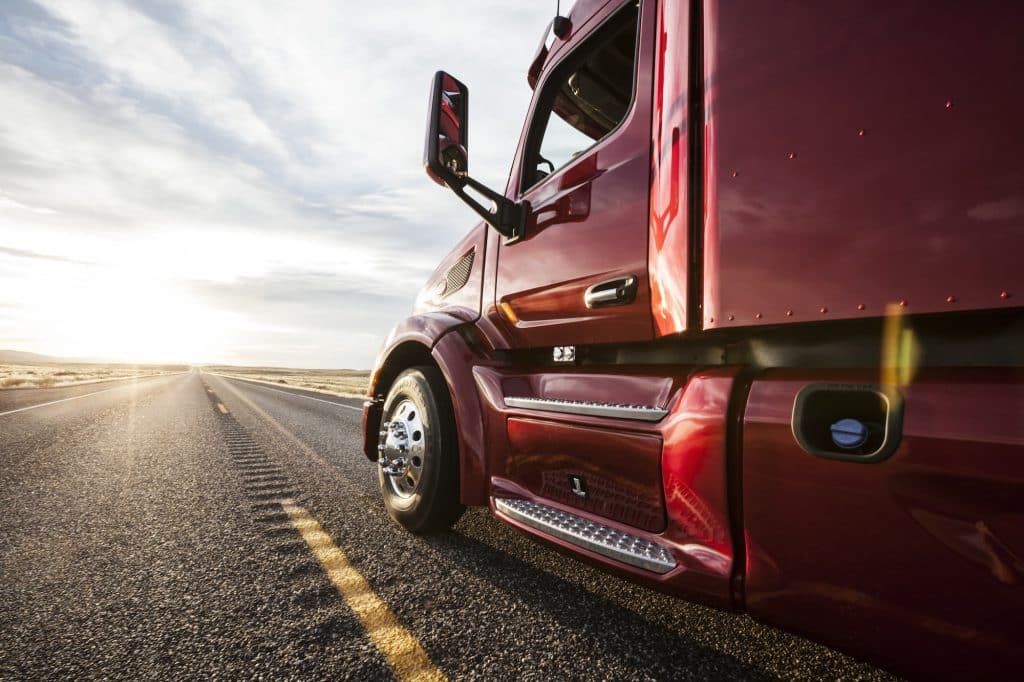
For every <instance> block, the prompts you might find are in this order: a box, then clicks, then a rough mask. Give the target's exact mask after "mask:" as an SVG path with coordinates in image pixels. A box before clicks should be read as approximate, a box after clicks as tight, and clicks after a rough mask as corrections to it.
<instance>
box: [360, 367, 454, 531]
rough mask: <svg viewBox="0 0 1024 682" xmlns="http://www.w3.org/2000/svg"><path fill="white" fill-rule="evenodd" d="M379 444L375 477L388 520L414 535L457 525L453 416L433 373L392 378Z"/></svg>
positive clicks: (442, 385)
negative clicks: (392, 520)
mask: <svg viewBox="0 0 1024 682" xmlns="http://www.w3.org/2000/svg"><path fill="white" fill-rule="evenodd" d="M380 444H381V445H382V446H383V447H382V448H381V449H380V459H379V462H378V464H379V466H378V467H377V478H378V480H379V482H380V490H381V494H382V496H383V497H384V506H385V508H387V510H388V514H390V515H391V517H392V518H393V519H395V520H396V521H398V523H400V524H402V525H403V526H405V527H406V528H407V529H408V530H410V531H412V532H413V533H419V534H427V533H435V532H438V531H442V530H444V529H446V528H448V527H450V526H451V525H452V524H454V523H455V522H456V521H458V519H459V517H460V516H462V512H463V511H465V507H464V506H463V505H462V504H461V503H460V502H459V450H458V439H457V437H456V431H455V415H454V411H453V410H452V404H451V398H450V397H449V395H448V387H447V386H446V385H445V382H444V378H443V377H442V376H441V372H439V371H438V370H437V368H435V367H430V366H422V367H413V368H411V369H407V370H405V371H404V372H402V373H401V374H399V375H398V378H396V379H395V382H394V383H393V384H392V385H391V389H390V390H389V391H388V396H387V399H386V400H385V401H384V410H383V416H382V418H381V436H380ZM386 464H387V465H389V466H386Z"/></svg>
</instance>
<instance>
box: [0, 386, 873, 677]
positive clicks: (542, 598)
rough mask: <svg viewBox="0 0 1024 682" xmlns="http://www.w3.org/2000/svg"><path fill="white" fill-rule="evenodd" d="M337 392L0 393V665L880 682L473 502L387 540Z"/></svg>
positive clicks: (845, 661) (3, 669)
mask: <svg viewBox="0 0 1024 682" xmlns="http://www.w3.org/2000/svg"><path fill="white" fill-rule="evenodd" d="M358 405H359V401H358V400H351V399H346V398H335V397H333V396H326V395H323V394H318V393H308V392H303V391H296V390H288V389H281V388H276V387H273V386H267V385H265V384H258V383H252V382H247V381H242V380H237V379H227V378H224V377H219V376H215V375H211V374H200V373H198V372H193V373H187V374H179V375H173V376H165V377H154V378H148V379H140V380H130V381H124V382H114V383H113V384H100V385H92V386H78V387H69V388H59V389H58V388H54V389H24V390H15V391H3V392H0V509H2V510H3V513H2V515H0V678H3V679H21V678H26V677H31V678H39V677H45V678H56V677H61V678H70V677H74V678H121V679H137V678H160V679H166V678H168V677H174V678H182V677H202V678H212V677H221V678H264V679H278V678H295V679H319V678H335V679H359V680H371V679H396V678H397V679H402V680H405V679H424V680H428V679H442V678H443V677H444V676H447V677H449V678H451V679H482V680H496V679H518V678H527V679H559V680H560V679H778V678H797V677H798V678H805V679H807V678H814V679H822V678H830V679H835V678H847V679H854V678H857V679H883V678H886V675H885V674H884V673H882V672H880V671H878V670H875V669H873V668H871V667H869V666H867V665H864V664H862V663H859V662H857V661H854V660H852V659H850V658H847V657H845V656H842V655H840V654H838V653H836V652H833V651H831V650H829V649H826V648H824V647H821V646H817V645H815V644H811V643H809V642H807V641H805V640H802V639H800V638H797V637H793V636H790V635H786V634H784V633H781V632H779V631H777V630H774V629H772V628H769V627H765V626H762V625H759V624H757V623H755V622H754V621H752V620H750V619H749V618H747V617H744V616H737V615H734V614H727V613H721V612H717V611H714V610H711V609H707V608H704V607H701V606H697V605H694V604H690V603H688V602H686V601H682V600H679V599H675V598H671V597H668V596H665V595H661V594H659V593H656V592H653V591H650V590H648V589H645V588H642V587H638V586H635V585H632V584H630V583H627V582H624V581H622V580H620V579H618V578H616V577H613V576H610V575H607V574H605V573H602V572H600V571H598V570H596V569H594V568H591V567H589V566H587V565H585V564H582V563H580V562H578V561H576V560H574V559H572V558H568V557H566V556H563V555H561V554H558V553H556V552H553V551H551V550H549V549H547V548H544V547H541V546H539V545H537V544H535V543H533V542H531V541H529V540H527V539H526V538H525V537H524V536H522V535H520V534H518V533H517V532H516V531H515V530H513V529H511V528H509V527H507V526H505V525H504V524H502V523H500V522H498V521H496V520H495V519H493V518H492V517H490V516H489V514H488V513H487V512H486V511H485V510H479V509H472V510H470V511H469V512H467V513H466V515H465V516H464V517H463V518H462V520H461V521H460V522H459V523H458V525H457V526H456V527H455V529H454V530H453V531H451V532H449V533H447V534H444V535H441V536H438V537H433V538H421V537H416V536H413V535H410V534H409V533H406V532H405V531H403V530H402V529H401V528H399V527H398V526H397V525H396V524H395V523H393V522H392V521H391V520H390V519H389V517H388V516H387V514H386V513H385V512H384V509H383V506H382V504H381V501H380V498H379V494H378V492H377V481H376V472H375V469H374V466H375V465H374V464H372V463H371V462H369V461H367V460H366V458H365V457H364V456H363V455H362V453H361V451H360V446H359V418H360V412H359V409H358Z"/></svg>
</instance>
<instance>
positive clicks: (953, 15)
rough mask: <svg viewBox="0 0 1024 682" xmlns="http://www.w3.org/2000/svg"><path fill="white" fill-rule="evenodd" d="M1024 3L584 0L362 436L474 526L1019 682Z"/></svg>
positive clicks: (446, 104) (450, 134) (415, 489)
mask: <svg viewBox="0 0 1024 682" xmlns="http://www.w3.org/2000/svg"><path fill="white" fill-rule="evenodd" d="M1022 7H1024V6H1022V5H1020V4H1011V3H1005V4H1000V3H963V2H935V1H917V0H898V1H895V2H894V1H891V0H886V1H885V2H881V1H878V0H868V1H865V2H858V3H807V2H792V1H789V2H787V1H781V0H780V1H778V2H764V1H763V0H729V1H728V2H721V3H719V2H716V1H715V0H704V1H703V2H700V1H696V2H694V1H690V2H687V1H686V0H660V1H658V2H655V1H654V0H641V1H640V2H636V1H635V0H630V1H629V2H623V1H622V0H579V1H578V2H576V4H575V6H574V7H573V9H572V11H571V13H570V14H569V16H568V17H559V18H557V19H556V20H555V21H553V22H552V24H551V25H550V26H549V28H548V31H549V32H548V33H546V39H545V40H544V41H542V43H541V45H540V47H539V49H538V52H537V54H536V56H535V57H534V59H533V61H532V63H531V64H530V66H529V69H528V80H529V83H530V85H531V86H532V87H533V90H534V96H533V100H532V103H531V105H530V109H529V114H528V117H527V120H526V122H525V124H524V127H523V133H522V137H521V139H520V141H519V145H518V147H517V149H516V152H515V157H514V161H513V164H512V170H511V174H510V175H509V179H508V184H507V186H506V188H505V190H504V192H498V191H494V190H492V189H489V188H488V187H486V186H484V185H482V184H481V183H480V182H478V181H476V180H474V179H473V178H472V177H471V176H470V175H469V172H468V171H469V163H468V160H469V151H468V150H469V144H468V115H467V114H468V90H467V88H466V87H465V86H464V85H463V84H462V83H460V82H459V81H458V80H457V79H455V78H454V77H452V76H450V75H448V74H446V73H444V72H439V73H438V74H437V75H436V76H435V79H434V84H433V89H432V100H431V109H430V117H429V122H428V131H427V140H426V148H425V160H424V161H425V165H426V169H427V172H428V174H429V175H430V176H431V177H432V178H433V179H434V180H435V181H437V182H439V183H441V184H444V185H447V186H448V187H449V188H450V189H452V190H453V191H454V192H455V193H456V194H457V195H459V196H460V198H462V199H463V200H464V201H466V203H468V204H469V205H470V207H471V208H473V210H475V211H476V212H477V213H478V214H479V215H480V216H481V218H482V219H483V222H482V223H481V224H479V225H477V226H476V227H475V228H474V229H473V230H471V231H470V232H469V233H468V234H467V235H466V236H465V238H464V239H462V240H461V241H460V242H459V243H458V244H457V245H456V246H455V248H454V249H453V250H452V251H451V252H450V254H449V256H447V257H446V258H445V259H444V260H443V261H442V263H441V264H440V266H439V267H438V268H437V270H436V271H435V273H434V274H433V275H432V276H431V278H430V280H429V281H428V282H427V284H426V285H425V287H424V288H423V290H422V292H421V293H420V295H419V297H418V299H417V303H416V307H415V311H414V313H413V314H412V315H411V316H410V317H408V318H407V319H405V320H403V321H401V322H400V323H399V324H398V325H397V327H396V328H395V329H394V330H393V332H392V333H391V334H390V336H389V337H388V339H387V341H386V343H385V347H384V349H383V350H382V352H381V354H380V357H379V360H378V363H377V366H376V368H375V370H374V373H373V376H372V379H371V386H370V399H369V400H368V401H367V402H366V403H365V407H364V413H363V430H364V449H365V451H366V455H367V456H368V457H369V458H370V459H371V460H375V461H377V462H378V463H379V477H380V485H381V491H382V493H383V497H384V502H385V505H386V507H387V509H388V511H389V513H390V514H391V515H392V516H393V517H394V518H395V519H396V520H397V521H398V522H400V523H401V524H403V525H404V526H406V527H407V528H409V529H410V530H411V531H413V532H429V531H436V530H439V529H443V528H445V527H447V526H448V525H450V524H452V523H453V522H454V521H455V520H456V519H457V518H458V517H459V515H460V514H461V513H462V510H463V509H464V508H465V506H466V505H487V506H489V507H490V509H491V510H492V512H493V513H494V515H495V516H496V517H497V518H499V519H501V520H502V521H504V522H507V523H509V524H511V525H513V526H515V527H517V528H519V529H520V530H522V531H523V532H525V533H527V534H529V535H532V536H534V537H535V538H537V539H539V540H541V541H543V542H546V543H548V544H550V545H553V546H554V547H556V548H558V549H559V550H561V551H564V552H566V553H569V554H572V555H575V556H577V557H580V558H582V559H584V560H588V561H591V562H593V563H596V564H599V565H601V566H603V567H606V568H608V569H609V570H612V571H615V572H617V573H619V574H620V575H622V576H624V577H627V578H629V579H632V580H635V581H638V582H642V583H644V584H647V585H650V586H652V587H655V588H658V589H662V590H666V591H669V592H672V593H675V594H678V595H681V596H683V597H686V598H689V599H693V600H699V601H703V602H705V603H708V604H712V605H715V606H718V607H721V608H725V609H731V610H735V611H745V612H747V613H749V614H751V615H752V616H753V617H755V618H757V619H760V620H762V621H764V622H767V623H770V624H773V625H776V626H778V627H782V628H785V629H788V630H792V631H795V632H798V633H801V634H803V635H805V636H807V637H809V638H811V639H815V640H818V641H821V642H824V643H827V644H829V645H831V646H834V647H836V648H838V649H841V650H843V651H846V652H849V653H852V654H853V655H856V656H860V657H863V658H865V659H868V660H870V661H873V662H875V663H877V664H879V665H882V666H885V667H888V668H890V669H892V670H894V671H897V672H899V673H903V674H908V675H911V676H923V677H965V676H966V677H978V676H982V675H984V674H989V673H1000V674H1003V675H1005V674H1007V673H1009V672H1018V671H1019V670H1020V669H1021V666H1022V665H1024V372H1022V367H1024V315H1022V308H1021V302H1022V301H1024V267H1022V259H1024V124H1022V113H1024V81H1022V77H1021V74H1024V50H1022V49H1021V44H1022V43H1021V36H1022V34H1021V27H1022V26H1024V10H1022Z"/></svg>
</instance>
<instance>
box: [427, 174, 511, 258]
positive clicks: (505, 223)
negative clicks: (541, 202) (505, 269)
mask: <svg viewBox="0 0 1024 682" xmlns="http://www.w3.org/2000/svg"><path fill="white" fill-rule="evenodd" d="M445 184H447V185H448V187H449V188H450V189H451V190H452V191H453V192H455V194H456V196H458V197H459V198H460V199H462V201H464V202H465V203H466V204H467V205H468V206H469V207H470V208H471V209H473V210H474V211H476V213H477V215H479V216H480V217H481V218H483V219H484V221H485V222H487V223H488V224H489V225H490V226H491V227H493V228H494V229H495V230H497V232H498V233H499V234H501V235H502V236H504V237H505V243H506V244H512V243H515V242H517V241H519V240H521V239H522V238H523V237H524V236H526V218H527V216H528V215H529V214H530V204H529V202H526V201H521V202H518V203H517V202H514V201H512V200H511V199H509V198H507V197H505V196H503V195H501V194H498V193H497V192H495V191H494V190H492V189H491V188H490V187H488V186H487V185H485V184H483V183H481V182H478V181H476V180H474V179H473V178H471V177H469V176H468V175H459V176H455V175H453V176H452V177H450V178H448V179H446V182H445ZM467 185H468V186H469V187H470V188H471V189H472V190H473V191H474V192H476V193H478V194H480V195H481V196H484V197H486V198H487V199H489V200H490V201H491V202H492V203H493V205H494V208H493V210H492V209H490V208H488V207H486V206H484V205H482V204H481V203H480V202H479V201H477V200H476V199H475V198H474V197H472V196H470V195H469V194H468V193H467V192H466V186H467Z"/></svg>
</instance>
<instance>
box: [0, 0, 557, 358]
mask: <svg viewBox="0 0 1024 682" xmlns="http://www.w3.org/2000/svg"><path fill="white" fill-rule="evenodd" d="M563 4H567V3H563ZM554 5H555V3H554V1H553V0H552V1H550V2H548V1H547V0H535V1H523V0H487V1H474V2H458V3H453V2H451V0H430V1H428V0H408V1H402V0H394V1H391V2H364V1H359V2H357V1H356V0H329V1H325V2H299V1H295V2H287V3H285V2H269V1H268V2H254V1H253V0H232V1H228V0H217V1H216V2H198V1H196V2H169V1H166V2H165V1H154V2H121V1H119V0H35V1H28V0H2V2H0V348H13V349H18V350H26V351H34V352H40V353H48V354H56V355H64V356H76V357H82V356H87V357H97V358H105V359H116V360H139V361H187V362H231V363H239V364H274V365H285V366H304V367H369V366H370V365H371V363H372V360H373V357H374V355H375V353H376V351H377V349H378V347H379V345H380V343H381V340H382V339H383V337H384V335H385V334H386V333H387V331H388V329H389V328H390V327H391V325H392V324H393V323H395V322H396V321H397V320H399V319H400V318H401V317H403V316H405V315H406V314H408V312H409V310H410V307H411V305H412V301H413V298H414V296H415V293H416V290H417V289H418V288H419V286H420V285H421V284H422V283H423V281H424V279H425V277H426V276H427V275H428V274H429V273H430V271H431V270H432V269H433V266H434V265H435V264H436V261H437V260H438V259H439V258H440V257H441V256H442V255H443V254H444V253H446V252H447V250H448V249H449V248H450V246H451V245H452V244H453V243H454V242H455V240H456V239H458V238H459V237H460V236H461V235H462V234H464V233H465V232H466V231H467V230H468V229H470V228H471V227H472V226H473V224H474V220H473V214H472V213H471V212H470V211H469V210H468V209H467V208H465V207H464V206H462V204H460V203H459V201H458V200H457V199H456V198H455V197H454V196H453V195H451V194H450V193H449V192H447V191H445V190H443V189H442V188H440V187H438V186H437V185H435V184H433V183H432V182H430V181H429V180H428V179H427V177H426V176H425V175H424V173H423V171H422V168H421V166H420V161H421V159H420V156H421V153H422V144H423V143H422V140H423V128H424V123H425V120H426V100H427V91H428V89H429V84H430V79H431V77H432V75H433V72H434V71H435V70H436V69H438V68H443V69H446V70H448V71H451V72H452V73H454V74H455V75H457V76H458V77H460V78H461V79H462V80H463V81H464V82H466V83H467V84H468V85H469V87H470V91H471V99H470V101H471V117H472V119H473V121H472V128H473V138H472V162H471V169H472V171H473V174H474V176H477V177H478V178H479V179H481V180H483V181H485V182H487V183H488V184H490V185H491V186H493V187H496V188H499V189H500V188H504V183H505V178H506V174H507V172H508V168H509V165H510V163H511V160H512V154H513V152H514V148H515V143H516V140H517V138H518V136H519V132H520V129H521V127H522V122H523V117H524V115H525V111H526V107H527V105H528V103H529V97H530V90H529V88H528V86H527V84H526V68H527V65H528V63H529V61H530V58H531V57H532V56H533V53H534V51H535V49H536V47H537V44H538V42H539V41H540V39H541V37H542V33H543V30H544V28H545V26H546V24H547V22H548V21H549V20H550V18H551V16H552V15H553V13H554Z"/></svg>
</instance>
